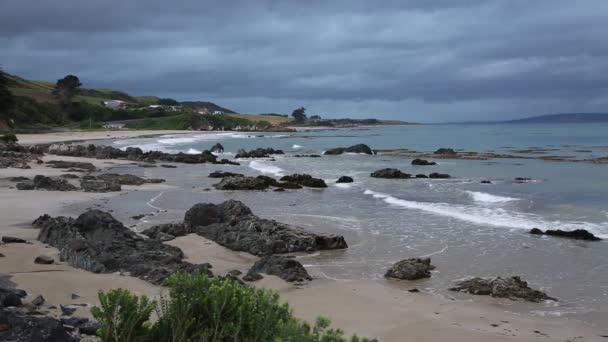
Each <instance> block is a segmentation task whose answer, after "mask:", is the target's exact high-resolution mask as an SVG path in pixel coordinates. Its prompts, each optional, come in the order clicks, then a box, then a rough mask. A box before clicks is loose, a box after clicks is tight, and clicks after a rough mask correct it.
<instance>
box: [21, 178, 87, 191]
mask: <svg viewBox="0 0 608 342" xmlns="http://www.w3.org/2000/svg"><path fill="white" fill-rule="evenodd" d="M16 188H17V189H18V190H48V191H76V190H78V188H77V187H76V186H74V185H72V184H70V183H69V182H68V181H67V180H66V179H65V178H60V177H47V176H43V175H37V176H35V177H34V179H33V180H24V181H23V182H19V183H17V185H16Z"/></svg>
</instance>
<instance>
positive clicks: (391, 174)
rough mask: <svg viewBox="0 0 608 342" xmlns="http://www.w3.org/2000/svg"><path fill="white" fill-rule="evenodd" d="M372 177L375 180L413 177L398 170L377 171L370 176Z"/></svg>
mask: <svg viewBox="0 0 608 342" xmlns="http://www.w3.org/2000/svg"><path fill="white" fill-rule="evenodd" d="M370 176H371V177H374V178H402V179H405V178H410V177H411V175H410V174H408V173H405V172H401V171H400V170H398V169H390V168H387V169H382V170H377V171H374V172H372V173H371V175H370Z"/></svg>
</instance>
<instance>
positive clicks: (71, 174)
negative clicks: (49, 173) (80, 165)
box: [59, 173, 80, 179]
mask: <svg viewBox="0 0 608 342" xmlns="http://www.w3.org/2000/svg"><path fill="white" fill-rule="evenodd" d="M59 177H61V178H65V179H76V178H80V177H78V175H75V174H73V173H64V174H62V175H61V176H59Z"/></svg>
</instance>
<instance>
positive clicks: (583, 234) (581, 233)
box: [530, 228, 602, 241]
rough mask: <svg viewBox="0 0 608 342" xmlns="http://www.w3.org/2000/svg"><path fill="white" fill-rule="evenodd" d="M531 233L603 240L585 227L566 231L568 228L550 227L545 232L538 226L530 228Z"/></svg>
mask: <svg viewBox="0 0 608 342" xmlns="http://www.w3.org/2000/svg"><path fill="white" fill-rule="evenodd" d="M530 234H533V235H548V236H557V237H563V238H570V239H576V240H587V241H600V240H602V239H601V238H599V237H597V236H595V235H593V233H591V232H589V231H587V230H585V229H575V230H572V231H566V230H561V229H557V230H551V229H548V230H546V231H544V232H543V231H542V230H540V229H538V228H533V229H532V230H530Z"/></svg>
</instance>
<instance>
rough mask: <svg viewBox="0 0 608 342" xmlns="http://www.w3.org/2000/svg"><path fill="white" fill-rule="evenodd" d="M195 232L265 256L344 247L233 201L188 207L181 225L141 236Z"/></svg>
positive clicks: (164, 236) (339, 241) (337, 238)
mask: <svg viewBox="0 0 608 342" xmlns="http://www.w3.org/2000/svg"><path fill="white" fill-rule="evenodd" d="M191 233H195V234H198V235H200V236H203V237H205V238H207V239H210V240H213V241H215V242H217V243H218V244H220V245H222V246H224V247H227V248H229V249H231V250H234V251H243V252H247V253H250V254H253V255H259V256H265V255H272V254H281V253H291V252H314V251H320V250H330V249H343V248H347V247H348V246H347V244H346V241H344V238H343V237H342V236H336V235H321V234H315V233H311V232H308V231H305V230H304V229H302V228H299V227H294V226H290V225H286V224H283V223H280V222H277V221H274V220H266V219H262V218H259V217H257V216H255V215H254V214H253V213H252V212H251V209H249V208H248V207H247V206H246V205H245V204H243V203H242V202H240V201H236V200H229V201H226V202H223V203H221V204H212V203H199V204H196V205H194V206H193V207H192V208H190V209H189V210H188V211H187V212H186V214H185V216H184V222H183V223H182V224H169V225H159V226H154V227H152V228H149V229H147V230H145V231H143V232H142V234H144V235H146V236H149V237H150V238H151V239H154V240H159V239H163V240H166V239H167V238H175V237H178V236H183V235H186V234H191Z"/></svg>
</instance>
